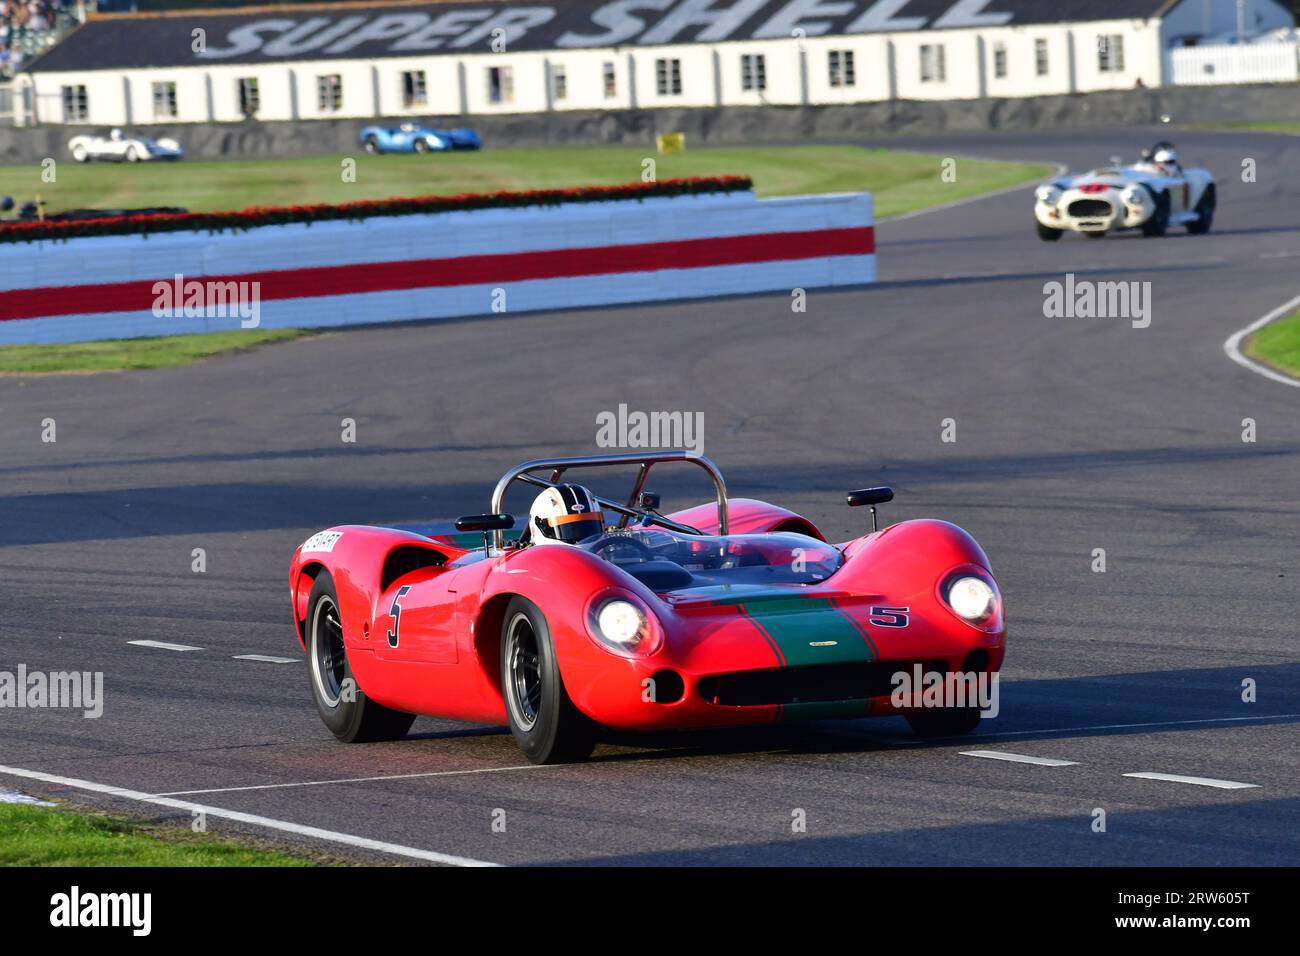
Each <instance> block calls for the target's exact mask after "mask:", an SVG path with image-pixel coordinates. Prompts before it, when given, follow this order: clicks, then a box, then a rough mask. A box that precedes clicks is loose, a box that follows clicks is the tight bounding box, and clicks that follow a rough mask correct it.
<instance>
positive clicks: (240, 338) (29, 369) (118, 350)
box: [0, 329, 311, 374]
mask: <svg viewBox="0 0 1300 956" xmlns="http://www.w3.org/2000/svg"><path fill="white" fill-rule="evenodd" d="M309 334H311V333H310V332H309V331H307V330H304V329H241V330H239V331H237V332H201V333H198V334H196V335H165V336H159V337H156V338H143V339H106V340H104V341H102V342H67V343H51V344H48V345H6V346H3V347H0V374H6V373H8V374H14V373H33V372H110V371H125V370H128V369H146V368H172V367H173V366H176V365H185V364H187V363H189V362H194V361H198V360H199V359H205V358H209V357H211V356H213V355H221V354H224V353H227V352H242V351H246V350H247V349H251V348H255V347H257V346H259V345H266V344H267V343H270V342H287V341H289V340H290V339H296V338H299V337H301V336H304V335H309Z"/></svg>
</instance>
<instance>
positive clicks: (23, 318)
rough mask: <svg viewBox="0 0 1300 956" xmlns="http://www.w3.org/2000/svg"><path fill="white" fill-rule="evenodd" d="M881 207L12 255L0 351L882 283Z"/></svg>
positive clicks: (744, 204) (176, 237)
mask: <svg viewBox="0 0 1300 956" xmlns="http://www.w3.org/2000/svg"><path fill="white" fill-rule="evenodd" d="M875 278H876V257H875V235H874V228H873V226H872V204H871V195H870V194H869V193H842V194H837V195H826V196H788V197H781V198H775V199H757V198H755V196H754V194H753V193H749V192H743V193H730V194H727V195H701V196H681V197H675V198H652V199H645V200H640V201H638V200H623V201H617V202H593V203H566V204H563V205H559V206H532V207H526V208H521V209H508V208H503V209H481V210H473V211H468V210H467V211H456V212H444V213H433V214H425V215H414V216H394V217H375V218H371V219H366V220H363V221H358V222H348V221H332V222H318V223H314V224H312V225H306V224H296V225H286V226H265V227H261V228H256V229H249V230H248V231H246V232H230V233H224V234H218V235H208V234H207V233H203V232H174V233H160V234H157V235H152V236H149V237H147V238H146V237H143V236H138V235H132V236H100V237H88V238H77V239H70V240H68V241H66V242H53V241H49V240H45V241H39V242H30V243H26V242H13V243H0V345H8V344H17V343H31V342H76V341H86V340H92V339H104V338H130V337H136V336H143V335H175V334H179V333H187V332H204V331H220V330H229V331H233V330H236V329H239V328H252V327H254V326H257V325H260V326H264V327H267V328H277V327H278V328H283V327H290V326H298V327H322V326H339V325H356V324H361V323H367V322H396V321H402V320H410V319H433V318H444V317H450V316H468V315H486V314H491V313H494V312H505V311H509V312H526V311H533V310H537V309H569V308H581V307H585V306H600V305H613V304H618V303H629V302H661V301H669V300H672V299H682V298H707V297H709V296H720V295H736V294H748V293H754V292H772V291H780V292H786V293H788V292H789V290H791V289H795V288H804V289H812V288H824V287H828V286H840V285H858V284H863V283H869V282H874V281H875Z"/></svg>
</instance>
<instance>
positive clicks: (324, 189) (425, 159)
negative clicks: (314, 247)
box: [0, 146, 1051, 218]
mask: <svg viewBox="0 0 1300 956" xmlns="http://www.w3.org/2000/svg"><path fill="white" fill-rule="evenodd" d="M346 159H352V160H355V162H356V181H355V182H351V183H345V182H343V181H342V176H341V175H340V171H341V169H342V168H343V167H342V163H343V162H344V161H345V160H346ZM647 159H653V160H654V162H655V167H656V169H655V175H656V176H657V178H659V179H669V178H674V177H678V176H717V175H727V174H735V175H748V176H751V177H752V178H753V180H754V185H755V189H756V190H757V192H758V194H759V195H761V196H791V195H799V194H805V193H827V192H859V191H863V190H866V191H870V192H872V193H873V194H874V195H875V198H876V215H877V216H878V217H881V218H883V217H886V216H894V215H899V214H901V213H905V212H914V211H916V210H918V209H924V208H926V207H927V206H933V205H937V204H939V203H944V202H949V201H952V200H955V199H963V198H965V197H967V196H973V195H976V194H979V193H983V192H990V191H992V190H995V189H1001V188H1002V187H1004V186H1011V185H1015V184H1016V183H1019V182H1024V181H1026V180H1029V179H1033V178H1035V177H1041V176H1046V175H1047V174H1048V173H1050V172H1051V168H1050V167H1049V166H1045V165H1042V164H1024V163H1005V162H995V161H992V160H974V159H960V160H958V161H957V167H956V173H957V176H956V180H955V181H953V182H945V181H944V180H943V179H942V178H941V177H940V173H941V171H942V170H941V165H940V164H941V162H942V160H943V157H941V156H936V155H930V154H925V153H908V152H897V151H895V150H889V149H863V148H861V147H857V146H750V147H734V148H733V147H727V148H708V149H687V150H686V151H685V152H683V153H677V154H674V155H670V156H656V155H655V154H654V150H653V149H649V148H644V147H626V146H587V147H544V148H535V149H497V150H494V149H490V148H489V149H485V150H483V151H482V152H475V153H447V154H441V155H440V154H432V155H425V156H418V155H410V156H398V155H395V156H369V155H367V154H365V153H364V152H362V151H361V150H360V149H359V148H358V149H357V151H356V152H355V153H353V154H350V155H348V156H343V155H339V156H314V157H304V158H295V159H245V160H221V161H195V162H191V161H183V162H180V163H166V164H154V163H136V164H126V163H122V164H88V165H84V166H83V165H78V164H76V163H74V162H71V161H66V162H60V163H59V168H58V172H59V175H58V180H57V182H54V183H43V182H42V181H41V172H42V170H41V167H40V166H30V167H28V166H6V167H0V194H2V195H12V196H14V197H15V199H18V200H19V201H25V200H29V199H31V198H33V197H34V196H35V195H36V194H38V193H39V194H40V195H41V197H42V199H44V201H45V203H46V211H47V212H51V213H54V212H59V211H61V210H65V209H77V208H97V209H129V208H140V207H151V206H152V207H156V206H179V207H182V208H185V209H188V210H190V211H191V212H208V211H213V210H221V209H242V208H247V207H250V206H272V205H292V204H300V203H302V204H309V203H338V202H352V201H354V200H361V199H388V198H393V197H397V196H421V195H437V194H454V193H462V192H495V191H497V190H502V189H544V188H562V187H566V186H580V185H585V184H614V183H627V182H636V181H639V180H640V179H641V177H642V172H643V168H644V167H643V163H644V162H645V160H647Z"/></svg>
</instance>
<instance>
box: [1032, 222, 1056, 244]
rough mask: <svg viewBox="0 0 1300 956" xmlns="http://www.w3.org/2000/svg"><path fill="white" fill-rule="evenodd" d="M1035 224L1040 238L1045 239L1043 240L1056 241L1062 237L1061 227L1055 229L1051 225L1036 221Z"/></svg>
mask: <svg viewBox="0 0 1300 956" xmlns="http://www.w3.org/2000/svg"><path fill="white" fill-rule="evenodd" d="M1034 225H1035V226H1037V227H1038V238H1039V239H1041V240H1043V242H1055V241H1056V240H1057V239H1060V238H1061V230H1060V229H1053V228H1052V227H1051V226H1044V225H1043V224H1042V223H1041V222H1035V223H1034Z"/></svg>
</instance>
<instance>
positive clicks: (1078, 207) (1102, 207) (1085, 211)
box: [1069, 199, 1115, 219]
mask: <svg viewBox="0 0 1300 956" xmlns="http://www.w3.org/2000/svg"><path fill="white" fill-rule="evenodd" d="M1069 211H1070V215H1071V216H1073V217H1074V218H1075V219H1091V218H1093V217H1095V216H1109V215H1110V214H1111V213H1113V212H1114V211H1115V208H1114V207H1113V206H1112V205H1111V204H1110V203H1108V202H1106V200H1104V199H1076V200H1075V201H1074V202H1072V203H1070V207H1069Z"/></svg>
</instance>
